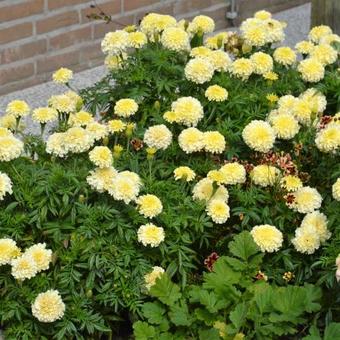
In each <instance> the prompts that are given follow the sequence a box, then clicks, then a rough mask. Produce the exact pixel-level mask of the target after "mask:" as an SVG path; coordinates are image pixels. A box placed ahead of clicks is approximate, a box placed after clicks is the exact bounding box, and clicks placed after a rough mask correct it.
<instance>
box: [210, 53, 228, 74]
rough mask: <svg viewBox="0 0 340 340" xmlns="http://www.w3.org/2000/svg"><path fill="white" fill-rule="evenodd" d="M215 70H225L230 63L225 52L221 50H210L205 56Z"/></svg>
mask: <svg viewBox="0 0 340 340" xmlns="http://www.w3.org/2000/svg"><path fill="white" fill-rule="evenodd" d="M205 58H206V59H207V60H208V61H209V62H210V63H211V65H212V66H213V68H214V70H215V71H217V72H222V71H223V72H226V71H228V70H229V67H230V65H231V63H232V61H231V59H230V57H229V55H228V53H227V52H224V51H222V50H217V51H210V54H209V55H208V56H206V57H205Z"/></svg>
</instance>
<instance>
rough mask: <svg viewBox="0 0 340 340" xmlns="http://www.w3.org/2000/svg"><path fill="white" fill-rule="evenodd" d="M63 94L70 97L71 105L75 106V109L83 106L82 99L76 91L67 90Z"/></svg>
mask: <svg viewBox="0 0 340 340" xmlns="http://www.w3.org/2000/svg"><path fill="white" fill-rule="evenodd" d="M64 95H65V96H66V97H68V98H70V99H71V101H72V103H73V105H74V106H75V109H74V110H75V111H80V110H81V108H82V107H83V104H84V101H83V98H82V97H80V96H79V94H78V93H76V92H74V91H67V92H65V93H64Z"/></svg>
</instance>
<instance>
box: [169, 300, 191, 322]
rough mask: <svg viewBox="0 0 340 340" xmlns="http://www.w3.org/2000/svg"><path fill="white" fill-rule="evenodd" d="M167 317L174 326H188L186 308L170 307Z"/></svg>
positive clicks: (185, 306) (189, 319)
mask: <svg viewBox="0 0 340 340" xmlns="http://www.w3.org/2000/svg"><path fill="white" fill-rule="evenodd" d="M169 317H170V320H171V321H172V323H173V324H174V325H176V326H190V325H191V318H190V315H189V311H188V306H187V305H183V306H178V305H174V306H171V307H170V312H169Z"/></svg>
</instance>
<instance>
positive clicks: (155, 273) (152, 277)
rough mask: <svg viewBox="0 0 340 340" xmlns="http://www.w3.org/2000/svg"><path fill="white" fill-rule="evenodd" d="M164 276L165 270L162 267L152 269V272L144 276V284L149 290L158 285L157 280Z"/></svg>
mask: <svg viewBox="0 0 340 340" xmlns="http://www.w3.org/2000/svg"><path fill="white" fill-rule="evenodd" d="M163 274H164V269H163V268H162V267H158V266H155V267H152V271H151V272H150V273H148V274H145V275H144V283H145V287H146V289H147V290H150V288H151V287H152V286H153V285H154V284H155V283H156V280H157V279H158V278H160V277H161V276H162V275H163Z"/></svg>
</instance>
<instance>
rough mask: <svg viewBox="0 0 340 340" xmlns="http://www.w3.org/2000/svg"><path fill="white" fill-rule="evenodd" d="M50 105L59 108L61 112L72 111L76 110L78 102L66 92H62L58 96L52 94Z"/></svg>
mask: <svg viewBox="0 0 340 340" xmlns="http://www.w3.org/2000/svg"><path fill="white" fill-rule="evenodd" d="M48 104H49V106H51V107H52V108H53V109H56V110H58V111H59V112H65V113H71V112H74V111H76V108H77V103H76V102H75V101H74V100H73V98H71V97H70V96H68V95H66V94H60V95H57V96H52V97H51V98H50V99H49V100H48Z"/></svg>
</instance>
